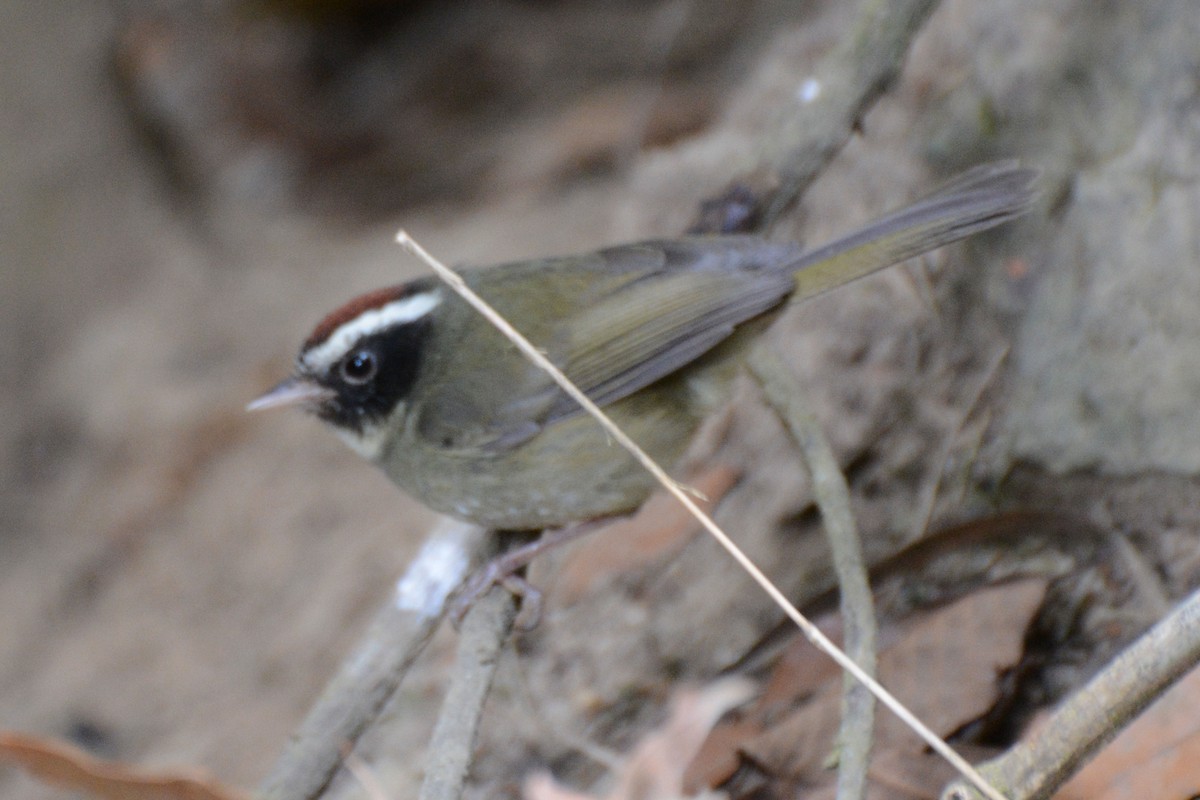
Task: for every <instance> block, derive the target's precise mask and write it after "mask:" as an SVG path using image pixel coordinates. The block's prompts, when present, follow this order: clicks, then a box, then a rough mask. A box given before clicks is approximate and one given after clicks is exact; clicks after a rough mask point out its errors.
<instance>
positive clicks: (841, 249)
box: [791, 161, 1039, 302]
mask: <svg viewBox="0 0 1200 800" xmlns="http://www.w3.org/2000/svg"><path fill="white" fill-rule="evenodd" d="M1038 174H1039V172H1038V170H1036V169H1030V168H1026V167H1021V166H1019V165H1018V164H1017V163H1016V162H1015V161H1000V162H996V163H994V164H983V165H980V166H978V167H974V168H972V169H970V170H967V171H966V172H964V173H963V174H962V175H959V176H958V177H957V178H954V179H953V180H951V181H950V182H949V183H947V184H945V185H944V186H942V187H941V188H939V189H937V190H936V191H934V192H933V193H932V194H930V195H928V196H926V197H923V198H921V199H920V200H917V201H916V202H915V203H913V204H912V205H910V206H907V207H905V208H902V209H900V210H899V211H896V212H894V213H892V214H888V215H887V216H885V217H882V218H881V219H878V220H876V221H875V222H872V223H870V224H868V225H867V226H866V227H864V228H862V229H860V230H858V231H856V232H854V233H852V234H850V235H848V236H845V237H843V238H841V239H838V240H836V241H833V242H830V243H829V244H827V245H825V246H823V247H818V248H817V249H816V250H812V251H811V252H808V253H805V254H804V255H802V256H801V257H800V258H799V259H798V260H797V261H796V263H795V264H794V265H793V268H792V269H793V271H794V272H795V274H796V291H795V293H793V294H792V297H791V300H792V301H793V302H795V301H797V300H803V299H805V298H808V297H812V296H814V295H818V294H821V293H823V292H827V291H829V290H830V289H834V288H836V287H838V286H841V285H842V284H843V283H849V282H850V281H852V280H855V279H857V278H861V277H863V276H864V275H869V274H871V273H872V272H875V271H876V270H880V269H883V268H884V267H887V266H891V265H892V264H896V263H899V262H901V261H904V260H905V259H908V258H912V257H913V256H919V255H921V254H922V253H926V252H928V251H930V250H933V249H934V248H937V247H941V246H942V245H944V244H950V243H951V242H956V241H958V240H959V239H963V238H966V237H967V236H970V235H971V234H973V233H979V232H980V231H985V230H987V229H988V228H994V227H995V226H997V225H1000V224H1002V223H1004V222H1008V221H1009V220H1010V219H1013V218H1014V217H1018V216H1020V215H1021V214H1024V213H1025V212H1026V211H1028V210H1029V208H1030V206H1031V204H1032V203H1033V201H1034V199H1035V198H1036V197H1037V191H1036V189H1035V186H1034V184H1035V183H1036V182H1037V178H1038Z"/></svg>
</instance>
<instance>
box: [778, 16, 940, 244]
mask: <svg viewBox="0 0 1200 800" xmlns="http://www.w3.org/2000/svg"><path fill="white" fill-rule="evenodd" d="M937 5H938V3H937V0H867V2H865V3H864V4H863V8H862V10H861V11H859V13H858V16H857V18H856V19H855V21H854V25H853V27H852V28H851V30H850V32H849V34H848V35H846V36H844V37H842V38H841V40H840V42H839V44H838V46H837V48H836V49H834V50H833V51H832V52H831V53H830V54H829V55H828V56H826V57H825V58H824V59H822V60H821V63H820V64H818V65H817V68H816V69H815V70H814V71H813V75H812V76H811V77H809V78H807V79H806V80H805V81H804V82H803V84H802V85H801V87H800V89H799V90H798V92H797V102H796V103H795V104H793V105H791V106H789V107H787V108H785V109H784V110H783V112H782V113H781V116H780V117H779V118H778V120H777V121H776V123H775V125H774V126H772V128H771V129H770V130H768V131H766V136H767V141H768V145H773V146H771V147H769V149H768V151H767V153H766V158H767V163H766V164H765V165H764V166H766V167H768V168H770V169H772V170H773V171H774V173H775V174H776V175H777V176H778V178H779V185H778V187H777V188H776V190H775V192H774V193H773V196H772V197H771V199H770V202H769V203H768V205H767V208H766V211H765V214H764V221H765V224H766V225H768V226H769V225H770V224H771V223H773V222H775V221H776V220H777V219H779V217H780V216H782V215H783V214H785V213H786V212H787V211H788V210H789V209H791V208H792V207H793V206H794V205H795V204H796V202H797V201H798V200H799V199H800V196H801V195H802V194H803V193H804V190H805V189H807V188H808V185H809V184H810V183H812V181H813V180H814V179H815V178H816V176H817V175H819V174H820V172H821V170H822V169H824V168H825V165H826V164H828V163H829V162H830V161H831V160H832V159H833V157H834V156H835V155H837V153H838V152H839V151H840V150H841V149H842V147H843V146H844V145H845V144H846V141H847V140H848V139H849V138H850V135H851V134H852V133H853V132H854V131H855V130H857V129H858V127H859V125H860V123H861V121H862V118H863V116H864V115H865V114H866V113H867V110H868V109H869V108H870V107H871V105H872V104H874V102H875V101H876V100H877V99H878V98H879V96H880V95H881V94H883V92H884V91H886V90H887V88H888V87H889V86H891V84H892V83H894V82H895V80H896V78H897V77H899V75H900V71H901V69H902V68H903V66H904V57H905V55H907V53H908V48H909V45H910V44H911V43H912V39H913V37H914V36H916V34H917V31H919V30H920V29H921V26H922V25H923V24H924V23H925V20H926V19H928V17H929V15H930V14H931V13H933V10H934V9H935V8H937Z"/></svg>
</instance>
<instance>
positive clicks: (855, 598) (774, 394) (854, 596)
mask: <svg viewBox="0 0 1200 800" xmlns="http://www.w3.org/2000/svg"><path fill="white" fill-rule="evenodd" d="M750 368H751V370H753V372H754V377H755V378H756V379H757V380H758V383H759V385H761V386H762V388H763V392H764V393H765V394H766V397H767V401H768V402H769V403H770V404H771V406H772V407H773V408H774V409H775V410H776V412H777V413H778V414H779V415H780V416H781V417H782V418H783V420H784V422H785V423H786V424H787V426H788V429H789V430H790V431H791V434H792V438H794V439H795V440H796V443H797V444H798V445H799V446H800V450H801V452H802V453H803V454H804V461H805V463H806V464H807V465H808V471H809V474H810V475H811V476H812V483H813V496H814V498H815V499H816V502H817V508H819V509H820V511H821V519H822V521H823V522H824V527H825V538H826V539H827V540H828V541H829V549H830V551H831V553H832V554H833V567H834V571H835V572H836V573H837V579H838V587H839V588H840V598H841V608H842V618H843V620H844V621H845V632H846V638H845V647H846V652H847V653H848V654H849V656H850V657H851V658H852V659H854V661H855V663H857V664H858V665H859V666H860V667H862V669H863V671H864V672H865V673H867V674H869V675H874V674H875V640H876V632H877V630H876V624H875V606H874V601H873V600H872V598H871V587H870V585H869V583H868V582H867V568H866V565H865V564H864V563H863V556H862V543H861V541H860V540H859V536H858V529H857V527H856V526H855V524H854V514H853V513H852V512H851V510H850V489H849V487H848V486H847V484H846V476H845V475H843V474H842V470H841V467H840V466H839V465H838V462H837V458H836V457H835V456H834V454H833V448H832V447H830V446H829V441H828V440H827V439H826V438H825V433H824V431H822V430H821V423H820V422H819V421H818V420H817V418H816V416H815V415H814V414H813V413H812V410H811V409H810V408H809V407H808V405H807V403H806V402H805V397H804V391H803V389H802V388H801V387H800V386H799V385H798V384H797V382H796V380H795V378H794V376H793V373H791V372H790V371H789V370H788V369H787V368H786V367H785V366H784V365H783V363H782V362H781V361H780V360H779V358H778V356H776V355H775V353H774V351H772V350H771V348H769V347H756V348H754V352H753V353H752V355H751V358H750ZM845 681H846V683H845V688H844V694H843V696H842V723H841V729H840V731H839V734H838V754H837V755H838V782H837V796H838V800H857V798H861V797H864V796H865V795H866V791H867V767H868V765H869V764H870V756H871V740H872V733H873V731H874V727H875V701H874V698H872V697H871V693H870V692H868V691H867V690H866V688H865V687H864V686H863V685H862V684H861V683H859V682H857V681H855V680H854V679H853V678H851V677H850V676H849V675H846V676H845Z"/></svg>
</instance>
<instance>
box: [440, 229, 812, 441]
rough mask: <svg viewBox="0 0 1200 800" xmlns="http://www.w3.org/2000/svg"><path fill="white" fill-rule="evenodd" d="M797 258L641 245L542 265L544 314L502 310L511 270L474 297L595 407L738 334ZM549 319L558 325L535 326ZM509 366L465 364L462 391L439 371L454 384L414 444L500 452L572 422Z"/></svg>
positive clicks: (713, 247) (567, 408)
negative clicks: (496, 311) (495, 309)
mask: <svg viewBox="0 0 1200 800" xmlns="http://www.w3.org/2000/svg"><path fill="white" fill-rule="evenodd" d="M797 255H798V250H797V248H796V247H795V246H794V245H779V244H772V243H768V242H764V241H762V240H760V239H756V238H751V237H716V238H691V239H679V240H664V241H651V242H641V243H637V244H629V245H622V246H619V247H614V248H610V249H607V250H601V251H599V252H597V253H595V254H594V255H592V256H589V257H585V258H580V257H571V258H565V259H561V260H549V261H545V262H542V263H541V264H540V265H539V280H538V285H539V288H540V289H541V290H543V292H544V298H543V299H542V300H541V301H540V305H541V306H544V307H539V300H538V298H528V297H524V296H521V297H520V298H518V299H516V300H514V299H513V293H512V291H511V290H510V291H508V292H504V291H501V289H502V288H503V283H504V281H506V280H512V281H513V282H514V284H513V285H528V281H520V275H519V271H517V270H510V272H509V273H508V276H507V277H506V274H505V267H503V266H502V267H495V268H492V269H490V270H484V271H483V272H481V273H479V275H480V276H481V277H480V278H479V280H478V283H479V285H478V286H477V289H478V291H480V293H481V294H483V295H484V297H485V299H486V298H487V295H488V294H495V296H496V298H497V300H498V301H499V302H497V305H498V306H501V305H508V306H510V307H511V308H510V309H508V311H509V312H510V314H511V312H513V311H518V312H519V313H520V317H521V318H522V319H524V320H526V321H527V323H526V327H527V328H528V330H525V331H522V332H523V333H526V335H527V336H529V338H530V339H531V340H532V341H533V343H534V344H535V345H537V346H538V347H540V348H542V349H543V350H544V351H545V352H546V354H547V355H548V356H549V357H550V359H551V360H552V361H553V362H554V363H555V364H556V365H557V366H558V367H559V368H561V369H562V370H563V371H564V372H565V373H566V375H567V377H569V378H570V379H571V380H572V381H573V382H574V383H575V384H576V385H577V386H579V388H580V389H582V390H583V391H584V393H586V394H587V395H588V396H589V397H590V398H591V399H592V400H593V401H595V402H596V403H597V404H599V405H601V406H603V405H606V404H608V403H613V402H616V401H617V400H621V399H622V398H625V397H628V396H629V395H631V394H633V393H634V392H637V391H638V390H639V389H642V388H645V387H646V386H649V385H650V384H652V383H654V382H655V381H657V380H659V379H661V378H664V377H666V376H668V375H670V374H672V373H674V372H675V371H676V370H678V369H680V368H681V367H683V366H685V365H687V364H689V363H690V362H692V361H694V360H695V359H697V358H699V357H700V356H702V355H703V354H704V353H706V352H708V351H709V350H711V349H712V348H713V347H715V346H716V345H718V344H719V343H720V342H721V341H723V340H724V339H725V338H727V337H728V336H729V335H730V334H731V333H732V332H733V330H734V328H735V327H736V326H737V325H738V324H739V323H742V322H745V321H747V320H749V319H751V318H753V317H756V316H758V315H759V314H762V313H763V312H765V311H767V310H769V309H771V308H773V307H775V306H777V305H779V304H780V303H781V302H782V301H783V299H784V298H785V297H787V296H788V294H789V293H790V292H791V291H792V290H793V288H794V287H795V280H794V278H793V276H792V275H791V273H790V272H789V271H787V270H784V269H781V267H782V266H783V265H785V264H787V263H789V262H790V261H794V260H795V258H796V257H797ZM488 273H491V274H492V276H494V277H492V278H491V279H490V280H489V279H488V278H487V277H484V276H487V275H488ZM502 298H503V299H502ZM555 310H557V313H558V314H559V315H560V316H559V318H551V319H546V318H545V315H549V314H552V313H554V311H555ZM501 311H502V312H504V311H505V309H503V308H501ZM539 314H542V315H543V316H542V317H539V316H538V315H539ZM520 327H521V326H520V325H519V324H518V328H520ZM520 358H521V357H520V356H519V355H517V354H516V353H513V352H509V351H508V350H507V348H506V351H505V352H504V353H501V352H500V351H499V350H496V352H494V353H493V354H490V355H485V356H484V357H482V358H481V357H480V356H479V354H476V355H475V356H474V358H473V367H472V370H471V372H472V376H471V378H470V379H469V380H467V381H465V382H464V381H463V372H462V371H460V370H454V369H453V368H449V369H447V370H446V373H447V374H452V373H453V374H455V375H456V377H455V380H453V381H450V380H446V381H443V382H442V383H441V385H440V386H439V387H438V389H437V391H436V392H435V394H436V395H437V396H436V397H433V398H431V402H428V403H426V405H425V408H424V410H423V412H422V419H421V428H422V433H423V435H425V436H426V437H427V438H432V439H434V440H436V441H440V442H442V443H443V444H446V445H448V446H461V447H466V448H470V449H479V448H483V449H489V450H501V451H502V450H506V449H509V448H512V447H516V446H517V445H519V444H521V443H522V442H524V441H527V440H528V439H529V438H531V437H532V436H534V435H535V434H537V433H538V432H539V431H540V430H542V429H543V428H545V427H546V426H548V425H552V424H554V423H555V422H559V421H561V420H563V419H567V418H569V417H572V416H575V415H576V414H579V413H582V409H581V408H580V407H579V406H578V404H576V403H575V401H574V400H572V399H571V398H570V397H568V396H567V395H566V394H565V393H564V392H562V390H561V389H559V388H558V386H557V385H556V384H554V383H553V381H552V380H551V378H550V377H549V376H548V375H546V374H545V373H544V372H542V371H541V370H539V369H537V368H536V367H534V366H533V365H532V364H526V363H522V362H521V361H520V360H519V359H520ZM514 359H518V360H514ZM468 398H469V399H468ZM450 443H453V444H450Z"/></svg>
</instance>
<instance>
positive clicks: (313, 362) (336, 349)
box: [302, 290, 442, 372]
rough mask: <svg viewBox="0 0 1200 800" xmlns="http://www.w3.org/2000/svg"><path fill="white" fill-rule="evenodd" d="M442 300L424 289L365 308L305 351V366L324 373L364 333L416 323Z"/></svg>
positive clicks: (366, 334)
mask: <svg viewBox="0 0 1200 800" xmlns="http://www.w3.org/2000/svg"><path fill="white" fill-rule="evenodd" d="M441 302H442V293H441V292H440V291H438V290H433V291H429V292H421V293H420V294H414V295H411V296H410V297H405V298H402V299H400V300H394V301H392V302H391V303H388V304H387V305H385V306H381V307H380V308H375V309H371V310H370V311H364V312H363V313H361V314H359V315H358V316H357V317H355V318H354V319H352V320H350V321H349V322H346V323H343V324H342V325H340V326H339V327H338V328H336V329H335V330H334V332H333V333H331V334H329V337H328V338H327V339H326V340H325V341H324V342H322V343H321V344H319V345H317V346H316V347H314V348H312V349H311V350H309V351H308V352H307V353H304V354H303V356H302V361H303V362H304V365H305V366H306V367H308V368H309V369H311V370H313V371H315V372H324V371H325V370H327V369H329V367H331V366H332V365H333V364H334V362H336V361H337V360H338V359H339V358H341V357H342V356H344V355H346V353H347V352H348V351H349V350H350V348H351V347H353V346H354V345H355V344H357V343H358V341H359V340H360V339H362V338H363V337H364V336H370V335H371V334H373V333H378V332H379V331H381V330H383V329H384V328H388V327H391V326H392V325H397V324H403V323H405V322H416V321H417V320H419V319H421V317H424V316H425V315H426V314H428V313H429V312H430V311H432V310H433V309H435V308H437V306H438V304H439V303H441Z"/></svg>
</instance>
